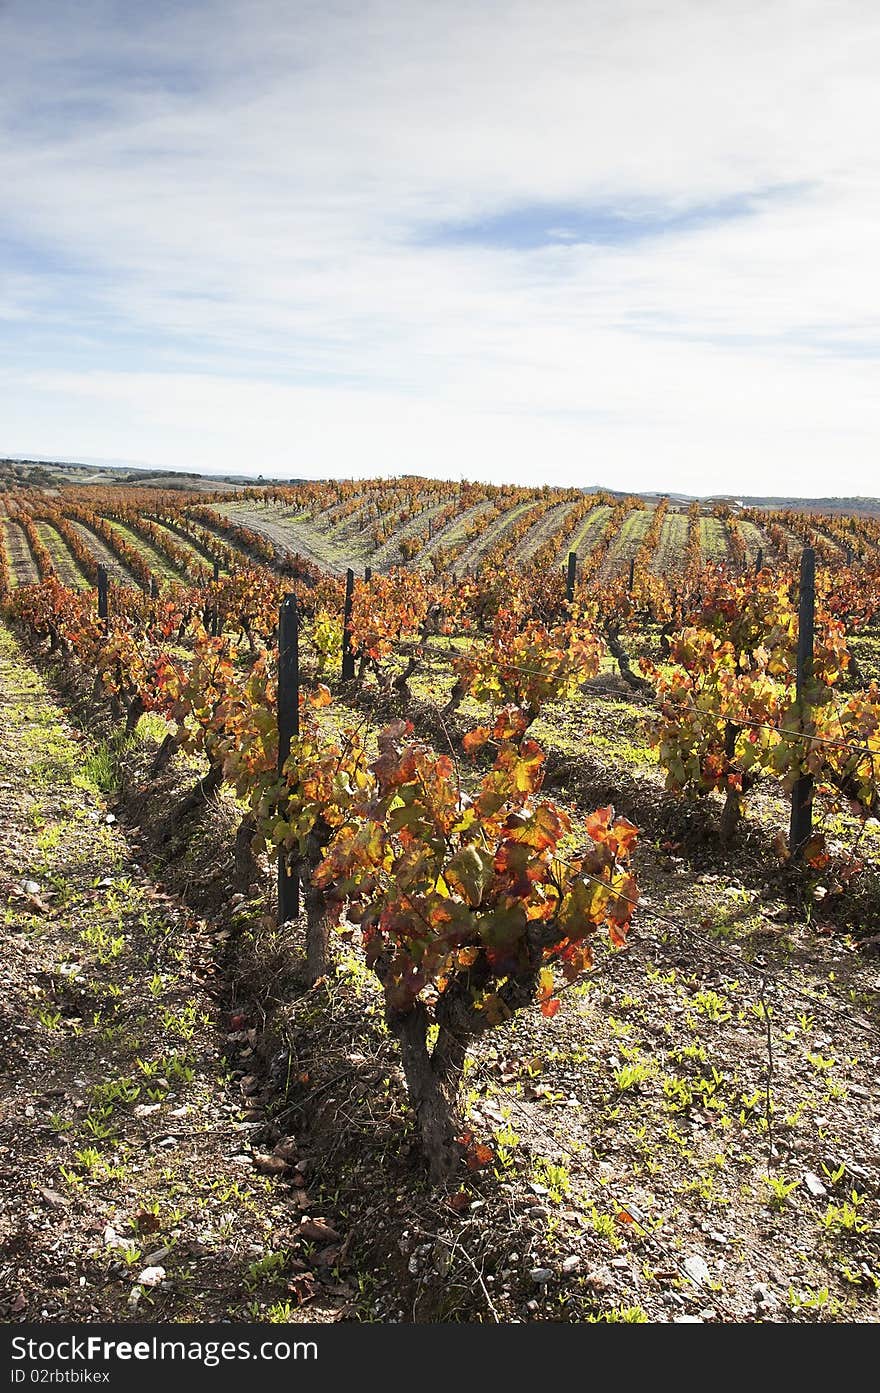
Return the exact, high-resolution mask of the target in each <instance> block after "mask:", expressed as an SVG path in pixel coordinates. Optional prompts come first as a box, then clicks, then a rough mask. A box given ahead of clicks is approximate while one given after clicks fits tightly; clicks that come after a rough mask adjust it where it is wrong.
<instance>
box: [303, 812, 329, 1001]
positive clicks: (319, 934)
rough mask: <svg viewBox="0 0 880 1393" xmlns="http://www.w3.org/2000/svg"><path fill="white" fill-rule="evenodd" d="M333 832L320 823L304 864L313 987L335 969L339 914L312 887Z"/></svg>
mask: <svg viewBox="0 0 880 1393" xmlns="http://www.w3.org/2000/svg"><path fill="white" fill-rule="evenodd" d="M329 836H330V828H329V827H328V828H326V829H325V828H324V824H323V823H320V822H319V823H318V824H317V825H316V827H315V829H314V830H313V831H312V832H310V833H309V837H308V841H307V845H306V855H305V857H304V859H303V861H302V862H301V864H300V877H301V883H302V887H303V895H304V898H305V905H306V980H307V981H308V984H309V986H310V987H311V986H314V984H315V983H316V982H317V981H318V979H319V978H321V977H326V976H327V974H328V972H330V971H331V969H332V967H333V951H332V949H331V947H330V942H331V940H330V935H331V933H332V931H333V925H334V922H335V918H336V916H335V913H334V912H333V911H331V909H330V907H329V905H328V901H327V895H326V892H325V891H324V889H323V887H322V886H320V885H314V884H313V883H312V873H313V872H314V871H315V870H317V868H318V866H319V865H320V864H321V862H322V861H323V859H324V851H325V848H326V845H327V841H328V840H329Z"/></svg>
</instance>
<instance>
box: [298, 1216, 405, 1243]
mask: <svg viewBox="0 0 880 1393" xmlns="http://www.w3.org/2000/svg"><path fill="white" fill-rule="evenodd" d="M297 1232H298V1233H299V1234H300V1235H301V1236H302V1237H303V1238H310V1239H312V1240H314V1242H315V1243H339V1242H340V1241H341V1238H342V1235H341V1234H339V1233H337V1232H336V1230H335V1229H334V1228H332V1227H331V1226H330V1224H328V1223H327V1222H326V1220H325V1219H303V1221H302V1223H301V1224H300V1226H299V1228H298V1230H297ZM425 1246H427V1247H430V1245H425Z"/></svg>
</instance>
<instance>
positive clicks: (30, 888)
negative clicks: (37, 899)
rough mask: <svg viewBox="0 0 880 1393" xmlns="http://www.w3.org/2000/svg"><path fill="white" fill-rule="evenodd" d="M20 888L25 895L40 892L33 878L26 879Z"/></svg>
mask: <svg viewBox="0 0 880 1393" xmlns="http://www.w3.org/2000/svg"><path fill="white" fill-rule="evenodd" d="M22 889H23V890H24V893H25V894H26V895H39V893H40V887H39V885H38V883H37V881H35V880H26V881H25V882H24V884H23V885H22Z"/></svg>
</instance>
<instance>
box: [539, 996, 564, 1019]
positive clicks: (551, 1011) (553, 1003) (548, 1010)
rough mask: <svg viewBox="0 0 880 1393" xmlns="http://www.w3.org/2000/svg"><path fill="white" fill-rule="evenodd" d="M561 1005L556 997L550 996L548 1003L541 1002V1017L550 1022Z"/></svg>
mask: <svg viewBox="0 0 880 1393" xmlns="http://www.w3.org/2000/svg"><path fill="white" fill-rule="evenodd" d="M561 1005H562V1002H561V1001H560V1000H559V997H558V996H551V997H550V999H549V1001H542V1002H541V1015H542V1016H546V1017H547V1019H548V1020H550V1019H551V1017H552V1016H555V1015H556V1012H557V1011H558V1010H559V1008H560V1006H561Z"/></svg>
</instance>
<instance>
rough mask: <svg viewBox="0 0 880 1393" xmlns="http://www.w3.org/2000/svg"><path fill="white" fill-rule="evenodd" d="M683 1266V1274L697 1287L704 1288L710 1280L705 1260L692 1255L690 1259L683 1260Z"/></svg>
mask: <svg viewBox="0 0 880 1393" xmlns="http://www.w3.org/2000/svg"><path fill="white" fill-rule="evenodd" d="M683 1266H684V1270H685V1272H686V1273H687V1274H688V1276H689V1277H690V1278H691V1280H692V1281H694V1282H696V1283H697V1285H698V1286H701V1287H702V1286H705V1284H706V1283H707V1282H708V1281H709V1280H710V1276H711V1274H710V1272H709V1269H708V1267H707V1266H706V1263H705V1260H704V1259H703V1258H701V1257H700V1255H699V1253H694V1254H693V1255H692V1256H691V1257H689V1258H685V1260H684V1264H683Z"/></svg>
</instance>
